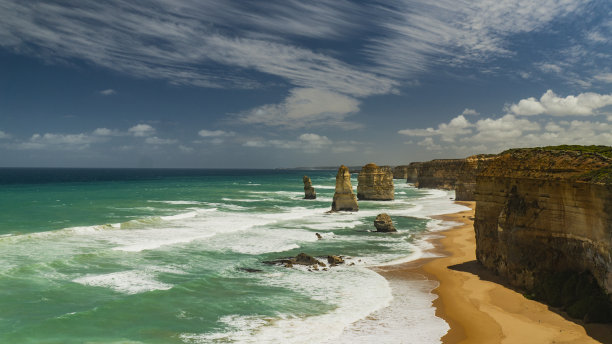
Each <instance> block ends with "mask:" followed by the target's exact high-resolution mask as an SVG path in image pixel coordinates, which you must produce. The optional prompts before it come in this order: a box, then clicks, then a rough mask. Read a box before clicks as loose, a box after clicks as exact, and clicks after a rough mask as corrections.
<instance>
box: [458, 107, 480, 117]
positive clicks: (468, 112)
mask: <svg viewBox="0 0 612 344" xmlns="http://www.w3.org/2000/svg"><path fill="white" fill-rule="evenodd" d="M461 114H462V115H464V116H472V115H473V116H478V115H480V114H479V113H478V111H476V110H474V109H467V108H466V109H465V110H463V112H462V113H461Z"/></svg>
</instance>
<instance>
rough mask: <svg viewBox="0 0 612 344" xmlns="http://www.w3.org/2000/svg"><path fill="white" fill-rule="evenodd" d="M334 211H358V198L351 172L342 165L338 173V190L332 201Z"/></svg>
mask: <svg viewBox="0 0 612 344" xmlns="http://www.w3.org/2000/svg"><path fill="white" fill-rule="evenodd" d="M331 210H332V211H358V210H359V205H357V198H356V197H355V194H354V193H353V186H352V185H351V173H350V172H349V169H348V167H346V166H344V165H342V166H340V168H339V169H338V174H336V190H335V193H334V199H333V201H332V209H331Z"/></svg>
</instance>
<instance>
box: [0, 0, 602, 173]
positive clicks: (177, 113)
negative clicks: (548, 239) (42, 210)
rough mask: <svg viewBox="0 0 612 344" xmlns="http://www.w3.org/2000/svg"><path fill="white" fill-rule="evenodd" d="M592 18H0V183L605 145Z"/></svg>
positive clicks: (378, 4) (493, 13) (491, 9)
mask: <svg viewBox="0 0 612 344" xmlns="http://www.w3.org/2000/svg"><path fill="white" fill-rule="evenodd" d="M611 61H612V3H610V2H609V1H604V0H592V1H587V0H580V1H577V0H541V1H527V0H506V1H496V0H479V1H477V0H475V1H458V0H439V1H435V2H434V1H426V0H387V1H343V0H326V1H292V0H282V1H250V2H246V1H227V0H226V1H207V0H202V1H195V0H155V1H130V2H124V1H96V2H93V1H91V2H85V1H34V0H32V1H6V0H0V166H58V167H68V166H70V167H75V166H81V167H210V168H217V167H228V168H233V167H243V168H275V167H296V166H330V165H331V166H336V165H339V164H350V165H361V164H365V163H367V162H371V161H373V162H376V163H379V164H392V165H395V164H403V163H408V162H410V161H420V160H429V159H433V158H452V157H464V156H468V155H471V154H476V153H495V152H499V151H501V150H504V149H507V148H511V147H525V146H537V145H549V144H561V143H572V144H606V145H612V62H611Z"/></svg>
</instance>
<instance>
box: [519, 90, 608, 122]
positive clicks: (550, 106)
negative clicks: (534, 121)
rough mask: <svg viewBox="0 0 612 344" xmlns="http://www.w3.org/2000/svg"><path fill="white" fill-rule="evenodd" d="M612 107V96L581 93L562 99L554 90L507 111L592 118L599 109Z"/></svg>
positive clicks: (525, 100)
mask: <svg viewBox="0 0 612 344" xmlns="http://www.w3.org/2000/svg"><path fill="white" fill-rule="evenodd" d="M608 105H612V94H597V93H592V92H586V93H581V94H579V95H577V96H572V95H570V96H567V97H565V98H561V97H559V96H557V95H556V94H555V93H554V92H553V91H552V90H548V91H546V93H544V94H543V95H542V97H540V99H539V100H537V99H535V98H534V97H530V98H526V99H521V100H520V101H519V102H518V104H512V105H511V106H509V107H508V108H507V111H509V112H511V113H513V114H515V115H519V116H532V115H542V114H548V115H553V116H572V115H574V116H591V115H596V114H597V113H596V112H595V111H596V110H598V109H601V108H603V107H606V106H608Z"/></svg>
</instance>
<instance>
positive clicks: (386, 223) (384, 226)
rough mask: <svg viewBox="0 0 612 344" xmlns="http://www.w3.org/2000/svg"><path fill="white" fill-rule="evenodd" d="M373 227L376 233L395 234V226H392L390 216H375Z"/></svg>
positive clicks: (383, 214)
mask: <svg viewBox="0 0 612 344" xmlns="http://www.w3.org/2000/svg"><path fill="white" fill-rule="evenodd" d="M374 227H376V231H377V232H397V230H396V229H395V226H393V221H392V220H391V216H389V215H388V214H385V213H382V214H378V216H376V219H375V220H374Z"/></svg>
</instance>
